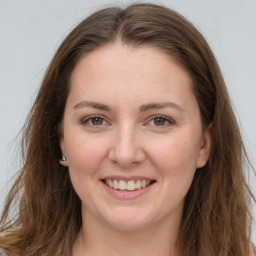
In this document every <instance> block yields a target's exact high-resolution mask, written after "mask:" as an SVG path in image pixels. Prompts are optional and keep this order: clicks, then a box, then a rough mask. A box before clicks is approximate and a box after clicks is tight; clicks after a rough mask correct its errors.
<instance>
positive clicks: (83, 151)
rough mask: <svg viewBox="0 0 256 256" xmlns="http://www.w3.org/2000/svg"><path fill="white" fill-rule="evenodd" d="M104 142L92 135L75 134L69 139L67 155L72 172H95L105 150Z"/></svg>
mask: <svg viewBox="0 0 256 256" xmlns="http://www.w3.org/2000/svg"><path fill="white" fill-rule="evenodd" d="M105 151H106V150H105V147H104V144H103V142H102V141H101V140H99V139H95V138H90V136H85V135H83V134H82V135H81V136H74V137H73V138H71V140H70V141H67V155H68V161H69V169H70V172H76V173H80V174H84V175H86V174H88V173H93V172H95V171H96V170H97V169H98V167H99V165H100V163H101V162H102V159H103V158H104V156H105V154H106V152H105Z"/></svg>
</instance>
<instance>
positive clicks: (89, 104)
mask: <svg viewBox="0 0 256 256" xmlns="http://www.w3.org/2000/svg"><path fill="white" fill-rule="evenodd" d="M83 107H89V108H96V109H99V110H105V111H110V110H111V107H109V106H108V105H105V104H101V103H97V102H93V101H81V102H79V103H78V104H76V105H75V106H74V109H79V108H83Z"/></svg>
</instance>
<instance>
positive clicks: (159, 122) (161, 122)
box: [154, 118, 165, 125]
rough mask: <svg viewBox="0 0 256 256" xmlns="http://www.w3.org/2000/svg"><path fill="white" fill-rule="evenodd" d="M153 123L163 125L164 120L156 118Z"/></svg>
mask: <svg viewBox="0 0 256 256" xmlns="http://www.w3.org/2000/svg"><path fill="white" fill-rule="evenodd" d="M154 123H155V125H164V124H165V120H164V119H163V118H156V119H155V121H154Z"/></svg>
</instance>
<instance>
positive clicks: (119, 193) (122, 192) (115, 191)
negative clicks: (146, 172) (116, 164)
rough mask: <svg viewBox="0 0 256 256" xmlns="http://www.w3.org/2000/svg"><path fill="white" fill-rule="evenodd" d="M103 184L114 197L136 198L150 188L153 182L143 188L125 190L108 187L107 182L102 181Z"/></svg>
mask: <svg viewBox="0 0 256 256" xmlns="http://www.w3.org/2000/svg"><path fill="white" fill-rule="evenodd" d="M102 184H103V186H104V187H105V189H106V190H107V191H108V192H109V193H110V194H111V195H112V196H114V197H115V198H117V199H136V198H138V197H140V196H142V195H144V194H145V193H147V192H148V191H149V190H150V189H152V187H153V185H154V184H155V183H153V184H150V185H148V186H147V187H145V188H141V189H136V190H134V191H127V190H118V189H114V188H111V187H109V186H108V185H107V184H105V183H104V182H102Z"/></svg>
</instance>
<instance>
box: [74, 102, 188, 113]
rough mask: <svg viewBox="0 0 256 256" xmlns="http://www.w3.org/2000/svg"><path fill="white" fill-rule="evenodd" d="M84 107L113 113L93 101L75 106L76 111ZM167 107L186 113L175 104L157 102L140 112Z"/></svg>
mask: <svg viewBox="0 0 256 256" xmlns="http://www.w3.org/2000/svg"><path fill="white" fill-rule="evenodd" d="M84 107H89V108H95V109H99V110H105V111H111V107H110V106H108V105H105V104H102V103H98V102H93V101H81V102H79V103H78V104H76V105H75V106H74V109H80V108H84ZM166 107H172V108H175V109H177V110H179V111H183V112H185V110H184V109H183V108H182V107H181V106H180V105H178V104H176V103H174V102H160V103H158V102H156V103H150V104H145V105H142V106H140V108H139V111H140V112H146V111H150V110H154V109H162V108H166Z"/></svg>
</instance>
